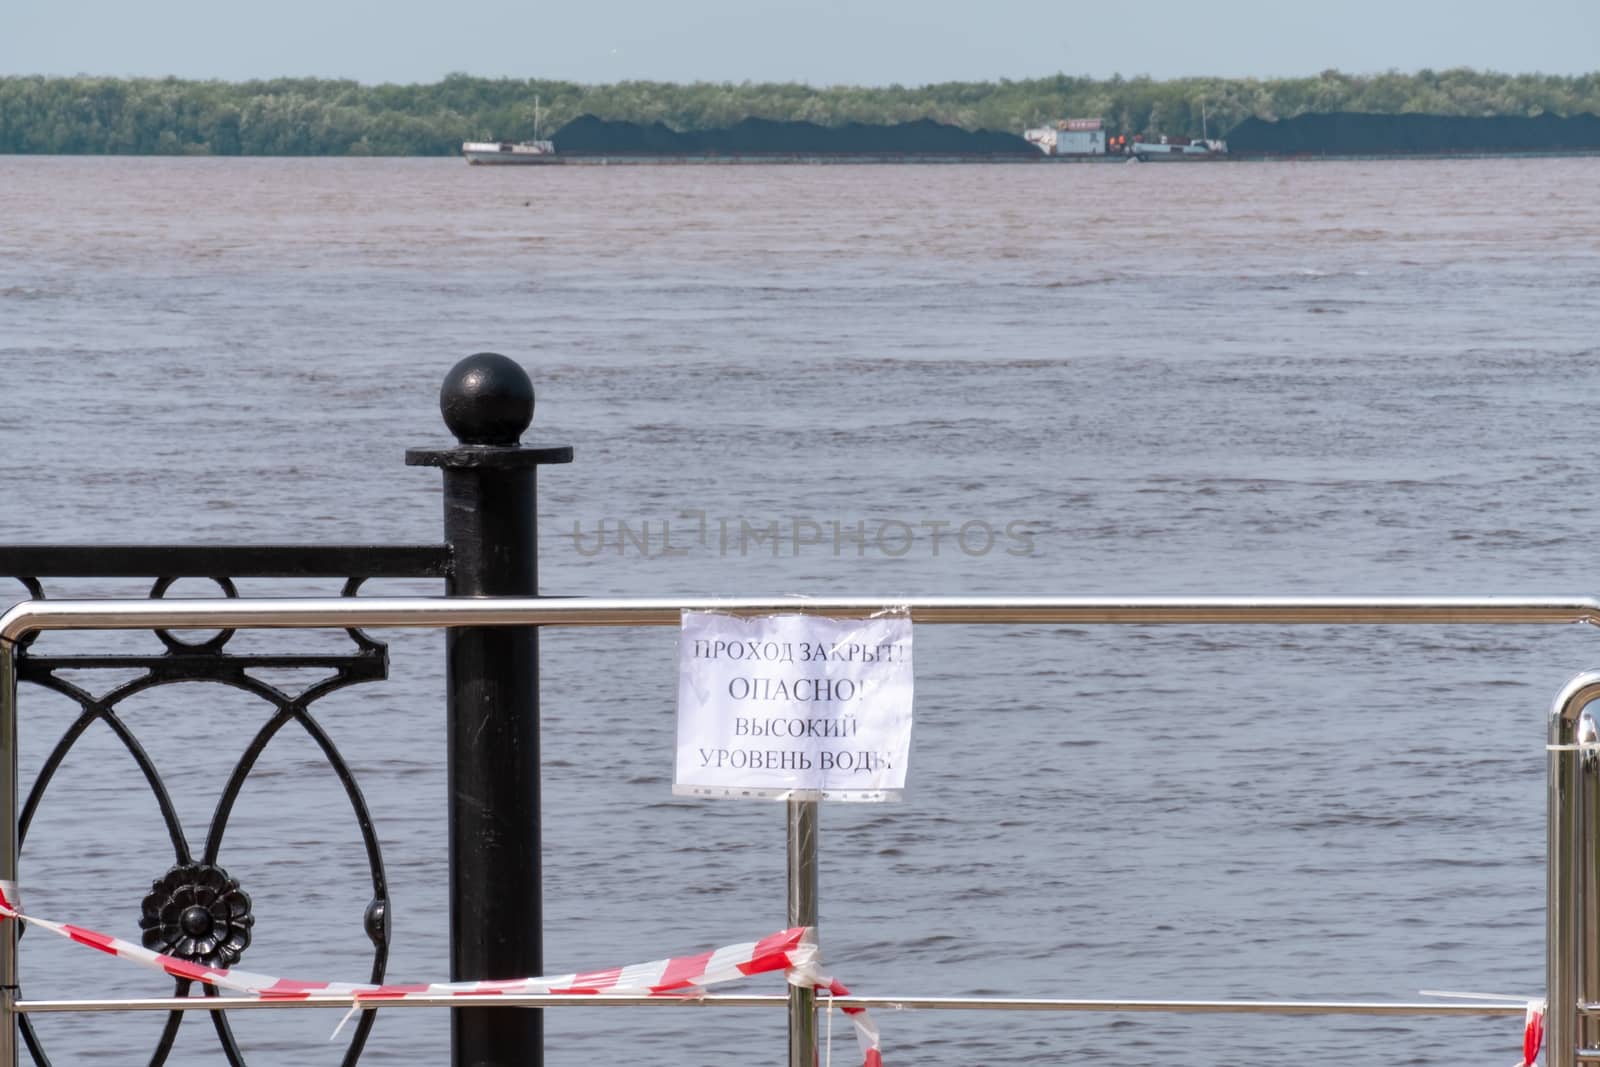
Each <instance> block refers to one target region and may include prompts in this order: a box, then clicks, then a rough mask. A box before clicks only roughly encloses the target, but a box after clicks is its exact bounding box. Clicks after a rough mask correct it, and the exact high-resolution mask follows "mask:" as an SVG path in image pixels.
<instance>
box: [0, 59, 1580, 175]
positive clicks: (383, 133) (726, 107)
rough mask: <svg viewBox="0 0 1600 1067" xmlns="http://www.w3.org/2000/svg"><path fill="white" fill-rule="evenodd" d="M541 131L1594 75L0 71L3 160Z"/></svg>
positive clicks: (1220, 129) (1333, 102)
mask: <svg viewBox="0 0 1600 1067" xmlns="http://www.w3.org/2000/svg"><path fill="white" fill-rule="evenodd" d="M536 101H537V104H538V108H537V113H538V118H539V132H540V133H541V134H542V135H543V136H546V137H548V136H550V134H551V133H553V132H555V131H556V130H558V129H559V128H560V127H561V126H562V125H563V124H564V123H566V122H568V121H569V120H571V119H574V118H576V117H577V116H579V115H582V114H586V113H587V114H592V115H596V116H598V117H600V118H603V119H612V120H627V121H632V122H638V123H650V122H657V121H659V122H663V123H666V124H667V125H668V126H671V127H673V128H674V129H678V130H699V129H708V128H713V127H719V126H728V125H731V124H733V123H736V122H738V121H739V120H740V119H743V118H747V117H754V118H765V119H777V120H808V121H811V122H815V123H818V124H820V125H824V126H833V125H842V124H844V123H848V122H862V123H893V122H905V121H911V120H914V119H923V118H931V119H934V120H936V121H938V122H944V123H950V124H953V125H957V126H962V127H965V128H967V129H991V130H1004V131H1009V132H1013V133H1020V132H1021V131H1022V130H1023V129H1025V128H1027V127H1029V126H1037V125H1040V124H1042V123H1046V122H1053V121H1054V120H1056V119H1058V118H1066V117H1069V116H1071V117H1093V118H1100V119H1103V120H1104V121H1105V123H1106V126H1107V129H1108V130H1109V132H1110V133H1111V134H1113V135H1115V134H1127V135H1130V136H1132V135H1134V134H1143V135H1145V136H1146V137H1149V136H1152V135H1159V134H1169V135H1179V136H1188V137H1198V136H1202V135H1209V136H1211V137H1217V136H1222V135H1224V134H1226V132H1227V131H1228V130H1229V129H1231V128H1232V127H1233V126H1235V125H1236V124H1237V123H1239V122H1240V121H1242V120H1244V119H1246V118H1248V117H1250V116H1256V117H1259V118H1263V119H1269V120H1270V119H1278V118H1292V117H1294V116H1296V115H1300V114H1304V113H1307V112H1328V111H1366V112H1384V113H1405V112H1410V113H1420V114H1432V115H1537V114H1539V113H1541V112H1550V113H1552V114H1556V115H1563V116H1566V115H1576V114H1580V113H1583V112H1594V113H1600V71H1596V72H1594V73H1590V74H1586V75H1581V76H1577V77H1559V76H1551V75H1543V74H1500V73H1493V72H1486V71H1476V70H1469V69H1457V70H1444V71H1432V70H1423V71H1418V72H1417V73H1414V74H1402V73H1398V72H1394V71H1391V72H1389V73H1385V74H1375V75H1354V74H1343V73H1340V72H1339V71H1334V70H1329V71H1324V72H1322V73H1321V74H1318V75H1315V76H1313V77H1305V78H1280V79H1262V80H1257V79H1237V78H1180V79H1170V80H1164V81H1157V80H1154V79H1151V78H1148V77H1134V78H1123V77H1120V76H1116V77H1112V78H1109V79H1100V80H1097V79H1093V78H1082V77H1070V76H1067V75H1057V76H1055V77H1048V78H1030V79H1024V80H1019V81H1009V80H1004V79H1002V80H1000V81H998V82H946V83H943V84H938V85H923V86H917V87H906V86H900V85H891V86H887V87H870V88H867V87H853V86H829V87H823V88H815V87H811V86H807V85H798V84H792V83H791V84H758V83H752V82H742V83H739V84H732V83H726V82H724V83H710V82H696V83H693V84H687V85H684V84H671V83H664V82H642V81H636V82H617V83H615V84H610V85H583V84H579V83H576V82H565V81H544V80H539V79H527V80H522V79H515V78H494V79H491V78H476V77H471V76H468V75H465V74H453V75H450V76H449V77H446V78H445V79H443V80H442V81H440V82H437V83H435V84H431V85H362V84H359V83H357V82H353V81H339V80H332V79H313V78H283V79H275V80H272V81H251V82H221V81H184V80H180V79H176V78H161V79H151V78H133V79H128V78H101V77H89V76H79V77H72V78H57V77H0V152H4V153H68V154H79V153H89V154H130V155H131V154H139V155H149V154H168V155H223V156H234V155H273V156H282V155H384V156H439V155H452V154H455V153H456V152H457V151H458V150H459V148H460V145H461V142H462V141H463V140H493V139H508V140H526V139H530V138H532V137H533V136H534V122H535V102H536Z"/></svg>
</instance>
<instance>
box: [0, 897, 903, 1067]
mask: <svg viewBox="0 0 1600 1067" xmlns="http://www.w3.org/2000/svg"><path fill="white" fill-rule="evenodd" d="M0 919H16V920H18V921H20V922H25V923H27V924H28V925H30V926H36V927H38V928H39V929H41V930H49V931H51V932H52V933H55V934H59V935H60V936H62V937H65V938H68V939H70V940H72V941H76V942H77V943H78V944H80V945H87V946H89V947H90V948H95V949H99V950H100V951H101V952H105V953H108V954H109V955H112V956H119V957H121V958H122V959H125V960H132V961H133V962H134V963H139V964H143V965H144V966H146V967H152V968H155V969H156V970H160V971H165V972H166V973H167V974H170V975H172V976H173V977H175V978H187V979H189V980H190V981H194V982H201V983H204V984H206V985H211V986H215V987H217V988H219V989H227V990H230V991H232V992H235V993H241V994H244V995H246V996H252V997H260V998H262V999H268V1000H306V999H309V998H311V997H314V996H348V997H350V998H351V1001H352V1003H353V1008H352V1010H355V1009H357V1008H362V1007H366V1006H369V1005H368V1003H367V1002H369V1001H382V1000H403V999H406V998H408V997H422V996H481V995H484V994H501V995H504V994H518V993H539V994H557V995H559V994H571V995H573V996H594V995H603V994H608V993H609V994H617V995H621V994H630V995H638V996H660V997H684V996H695V995H697V994H698V993H699V992H701V991H703V990H704V989H705V988H706V987H707V986H712V985H717V984H719V983H722V982H731V981H733V980H735V979H738V978H743V977H745V976H746V975H752V974H765V973H767V972H770V971H783V972H784V974H785V977H786V978H787V980H788V982H789V984H790V985H794V986H799V987H801V988H812V989H817V990H820V991H824V992H827V993H829V994H831V995H832V996H840V997H842V996H848V995H849V993H850V991H849V990H848V989H846V988H845V987H844V986H843V985H841V984H840V983H839V982H838V981H837V980H835V979H833V978H830V977H828V976H826V975H824V974H822V973H821V972H820V971H819V969H818V966H819V963H820V960H821V953H820V952H819V951H818V949H817V942H816V938H815V931H814V930H813V929H812V928H811V927H809V926H796V927H793V928H791V929H788V930H783V931H780V932H779V933H776V934H772V935H771V936H769V937H764V938H762V939H761V940H760V941H749V942H745V943H744V944H740V945H728V946H725V947H723V948H719V949H716V950H715V951H712V952H702V953H700V954H699V955H695V956H678V957H674V958H672V959H665V960H654V961H652V962H650V963H634V964H630V965H628V966H626V967H613V968H611V969H609V970H604V971H587V972H581V973H573V974H562V975H555V976H552V977H540V978H505V979H496V980H491V981H476V982H435V983H430V984H427V985H370V984H362V983H356V982H303V981H297V980H295V979H291V978H275V977H273V976H272V975H266V974H255V973H252V972H250V971H241V970H238V969H237V968H233V969H229V968H224V967H206V966H204V965H203V964H198V963H191V962H190V961H188V960H181V959H178V958H176V957H174V956H165V955H162V954H161V953H159V952H152V951H150V950H149V949H147V948H145V947H143V946H142V945H136V944H134V943H133V942H131V941H123V940H122V939H121V938H116V937H112V936H111V935H109V934H102V933H99V932H98V931H95V930H88V929H85V928H83V927H81V926H74V925H72V924H71V923H60V922H53V921H51V920H49V919H40V918H36V917H34V916H31V915H24V914H23V913H22V910H21V907H20V898H19V896H18V895H17V889H16V886H15V885H13V884H12V883H10V882H4V881H0ZM371 1006H376V1005H371ZM842 1010H843V1011H844V1012H845V1014H846V1015H847V1016H849V1018H850V1021H851V1023H852V1024H853V1025H854V1027H855V1032H856V1041H857V1043H858V1044H859V1045H860V1046H861V1055H862V1067H882V1064H883V1058H882V1055H881V1053H880V1052H879V1048H878V1028H877V1026H876V1024H874V1023H873V1021H872V1019H871V1018H870V1017H869V1016H868V1015H867V1012H866V1009H865V1008H854V1007H852V1008H844V1009H842Z"/></svg>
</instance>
